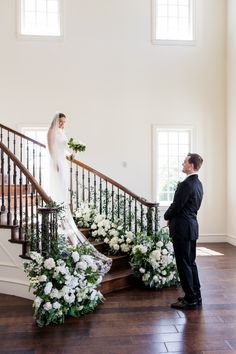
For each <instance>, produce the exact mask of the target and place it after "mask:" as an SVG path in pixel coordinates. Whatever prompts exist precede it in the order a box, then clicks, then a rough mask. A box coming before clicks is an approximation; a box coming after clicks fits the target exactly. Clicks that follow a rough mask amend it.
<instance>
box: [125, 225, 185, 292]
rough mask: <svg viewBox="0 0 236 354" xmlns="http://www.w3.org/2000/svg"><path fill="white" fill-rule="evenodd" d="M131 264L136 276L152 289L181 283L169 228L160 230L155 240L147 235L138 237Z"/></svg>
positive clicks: (143, 234) (135, 241)
mask: <svg viewBox="0 0 236 354" xmlns="http://www.w3.org/2000/svg"><path fill="white" fill-rule="evenodd" d="M130 264H131V267H132V269H133V270H134V274H135V276H136V277H137V278H138V279H140V280H142V281H143V283H144V284H145V285H146V286H149V287H151V288H152V287H155V288H163V287H169V286H173V285H176V284H177V283H178V282H179V279H178V275H177V270H176V263H175V258H174V250H173V245H172V242H171V241H170V238H169V232H168V229H167V228H162V229H160V231H159V232H158V233H157V235H156V237H155V238H154V237H150V236H148V235H147V234H145V233H142V234H139V235H137V237H136V238H135V240H134V246H133V248H132V253H131V259H130Z"/></svg>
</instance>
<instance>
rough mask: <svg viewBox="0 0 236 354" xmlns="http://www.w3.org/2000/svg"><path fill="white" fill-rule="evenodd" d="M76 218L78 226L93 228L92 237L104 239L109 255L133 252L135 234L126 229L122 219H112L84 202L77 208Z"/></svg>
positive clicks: (98, 239) (96, 239)
mask: <svg viewBox="0 0 236 354" xmlns="http://www.w3.org/2000/svg"><path fill="white" fill-rule="evenodd" d="M74 219H75V222H76V224H77V226H78V227H87V228H91V229H92V233H91V238H92V239H93V240H95V241H103V242H104V243H105V244H106V245H107V254H108V255H121V254H127V253H130V252H131V250H132V243H133V238H134V234H133V233H132V232H131V231H127V230H125V229H124V226H123V225H122V222H121V220H120V219H118V218H116V221H115V222H114V221H111V220H109V219H108V218H106V216H105V215H104V214H99V213H98V212H97V211H96V209H95V208H94V207H93V206H89V205H88V204H84V203H81V205H80V207H79V209H77V210H75V212H74Z"/></svg>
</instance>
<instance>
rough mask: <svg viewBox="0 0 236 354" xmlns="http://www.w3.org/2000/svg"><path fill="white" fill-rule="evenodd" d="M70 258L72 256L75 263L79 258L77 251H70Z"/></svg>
mask: <svg viewBox="0 0 236 354" xmlns="http://www.w3.org/2000/svg"><path fill="white" fill-rule="evenodd" d="M72 258H73V261H74V262H75V263H76V262H78V261H79V260H80V255H79V253H78V252H77V251H75V252H72Z"/></svg>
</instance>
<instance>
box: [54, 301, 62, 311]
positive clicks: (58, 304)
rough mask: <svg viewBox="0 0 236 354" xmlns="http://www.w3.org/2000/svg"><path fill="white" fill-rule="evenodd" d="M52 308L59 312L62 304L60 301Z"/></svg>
mask: <svg viewBox="0 0 236 354" xmlns="http://www.w3.org/2000/svg"><path fill="white" fill-rule="evenodd" d="M52 307H53V308H54V309H55V310H59V309H60V308H61V304H60V303H59V302H58V301H56V302H54V303H53V305H52Z"/></svg>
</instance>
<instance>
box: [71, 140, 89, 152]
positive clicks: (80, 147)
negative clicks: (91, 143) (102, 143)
mask: <svg viewBox="0 0 236 354" xmlns="http://www.w3.org/2000/svg"><path fill="white" fill-rule="evenodd" d="M68 147H69V148H70V149H71V150H73V151H74V152H75V153H77V152H78V151H79V152H81V151H85V149H86V145H85V144H82V143H76V142H75V141H74V139H73V138H70V139H69V141H68Z"/></svg>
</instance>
